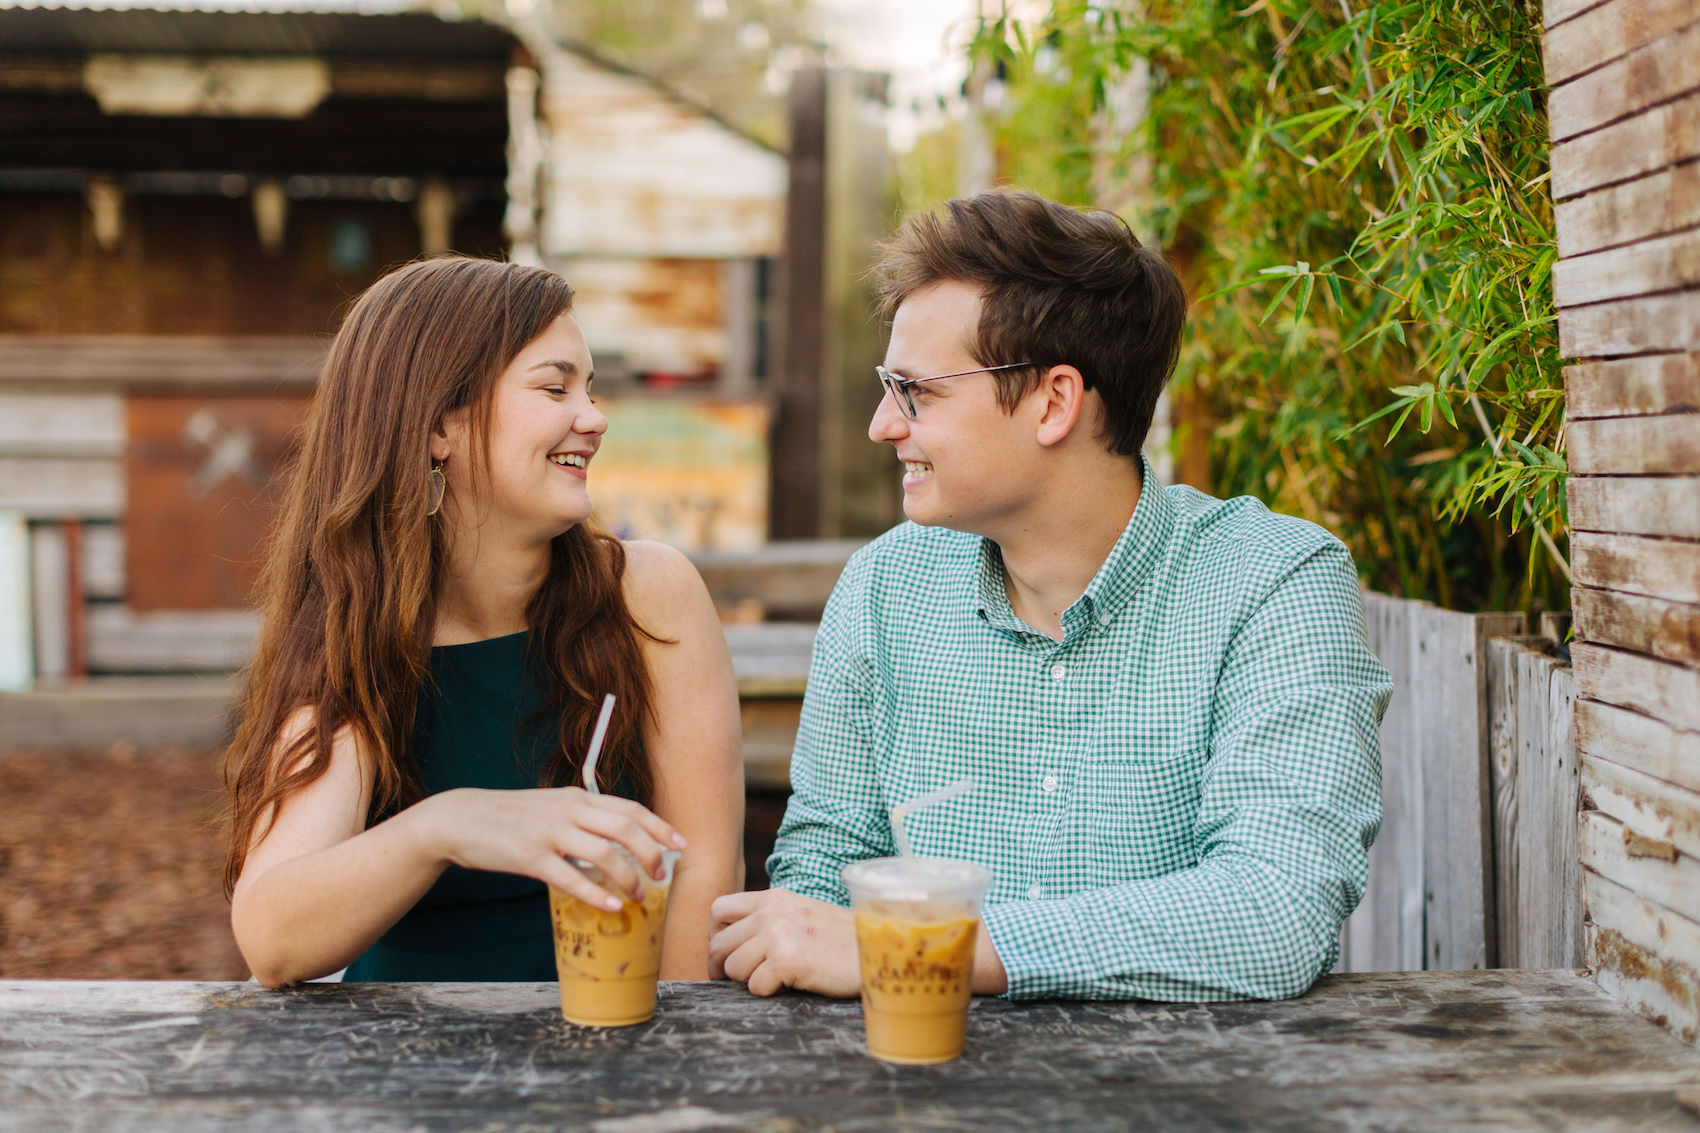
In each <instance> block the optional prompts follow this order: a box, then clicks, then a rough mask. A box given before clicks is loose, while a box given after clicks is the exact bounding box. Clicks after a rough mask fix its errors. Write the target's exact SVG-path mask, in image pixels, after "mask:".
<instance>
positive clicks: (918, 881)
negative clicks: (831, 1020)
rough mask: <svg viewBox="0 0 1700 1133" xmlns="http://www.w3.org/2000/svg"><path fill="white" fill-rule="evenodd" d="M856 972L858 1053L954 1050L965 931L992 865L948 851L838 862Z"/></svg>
mask: <svg viewBox="0 0 1700 1133" xmlns="http://www.w3.org/2000/svg"><path fill="white" fill-rule="evenodd" d="M843 877H844V884H845V885H846V886H847V887H848V888H849V890H850V908H851V911H852V915H853V916H854V918H855V921H856V951H857V956H858V958H859V960H860V964H861V971H862V1018H863V1020H864V1022H865V1023H866V1026H867V1035H868V1053H869V1054H872V1055H873V1056H874V1057H875V1058H878V1059H882V1060H884V1061H886V1062H897V1063H903V1064H906V1065H924V1064H927V1063H932V1062H949V1061H950V1060H951V1059H953V1058H955V1057H957V1056H958V1055H960V1054H961V1053H962V1042H963V1037H964V1036H965V1034H966V1033H967V1028H968V1002H969V1000H970V999H972V998H973V975H974V939H975V935H976V934H977V932H978V930H979V924H980V903H981V902H982V901H983V900H984V899H985V895H986V888H987V886H989V885H990V884H991V881H992V873H991V871H990V870H988V869H986V868H985V867H984V866H980V865H976V864H975V863H973V862H964V861H955V860H952V859H948V858H923V857H896V858H873V859H871V860H869V861H863V862H854V863H852V864H850V865H847V866H845V867H844V870H843Z"/></svg>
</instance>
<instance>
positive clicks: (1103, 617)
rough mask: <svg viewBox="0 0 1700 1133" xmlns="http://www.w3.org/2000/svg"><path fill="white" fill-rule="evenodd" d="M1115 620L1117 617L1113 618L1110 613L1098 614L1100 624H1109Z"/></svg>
mask: <svg viewBox="0 0 1700 1133" xmlns="http://www.w3.org/2000/svg"><path fill="white" fill-rule="evenodd" d="M1115 620H1116V619H1114V618H1112V617H1111V616H1110V615H1108V614H1099V615H1098V624H1099V625H1101V626H1107V625H1109V624H1110V623H1111V622H1113V621H1115Z"/></svg>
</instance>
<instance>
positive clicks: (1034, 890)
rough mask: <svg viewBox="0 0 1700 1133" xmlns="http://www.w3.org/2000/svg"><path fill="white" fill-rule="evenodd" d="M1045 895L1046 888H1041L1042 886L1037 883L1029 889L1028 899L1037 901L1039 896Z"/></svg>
mask: <svg viewBox="0 0 1700 1133" xmlns="http://www.w3.org/2000/svg"><path fill="white" fill-rule="evenodd" d="M1044 895H1045V891H1044V889H1043V888H1041V887H1040V886H1037V885H1034V886H1030V887H1029V888H1028V890H1027V899H1028V900H1029V901H1037V900H1038V899H1039V898H1041V897H1043V896H1044Z"/></svg>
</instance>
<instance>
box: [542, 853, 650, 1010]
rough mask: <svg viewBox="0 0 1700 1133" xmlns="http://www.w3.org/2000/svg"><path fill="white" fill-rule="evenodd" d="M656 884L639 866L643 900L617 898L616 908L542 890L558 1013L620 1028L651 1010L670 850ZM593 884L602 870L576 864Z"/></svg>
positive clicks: (598, 880)
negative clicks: (558, 983)
mask: <svg viewBox="0 0 1700 1133" xmlns="http://www.w3.org/2000/svg"><path fill="white" fill-rule="evenodd" d="M664 857H665V859H666V862H667V865H666V874H665V876H664V877H663V878H662V880H660V881H656V880H655V879H654V878H651V877H650V876H649V875H648V874H647V873H645V872H644V871H643V869H642V868H641V867H640V868H639V869H638V873H639V874H640V876H642V877H643V900H642V901H633V900H630V899H627V900H625V901H623V902H622V903H621V905H620V908H619V910H618V911H616V912H609V911H608V910H607V909H604V908H602V907H600V906H598V905H589V904H586V903H585V902H583V901H580V900H579V899H578V898H577V897H573V896H571V895H569V894H567V893H564V892H562V891H561V890H559V889H556V888H554V887H553V886H550V888H549V919H550V920H551V921H552V922H553V923H554V927H555V971H556V974H557V975H558V976H559V978H560V981H561V1015H562V1016H563V1017H564V1018H565V1019H566V1020H567V1022H569V1023H578V1024H580V1025H582V1026H586V1027H626V1026H630V1025H631V1024H633V1023H642V1022H644V1021H645V1020H647V1019H650V1018H652V1017H653V1016H654V1015H655V985H656V981H657V980H658V979H659V978H660V975H661V930H662V928H663V927H664V926H665V925H666V923H667V893H668V890H669V889H670V888H671V887H672V884H673V865H674V863H675V862H677V861H678V860H679V854H678V851H676V850H669V851H667V853H666V854H665V855H664ZM577 864H578V865H579V868H581V869H583V870H584V872H585V874H586V876H588V877H589V878H590V879H591V880H592V881H594V882H596V883H597V884H598V885H601V884H602V874H601V871H600V870H597V869H596V867H595V866H592V865H590V864H589V863H588V862H583V863H577Z"/></svg>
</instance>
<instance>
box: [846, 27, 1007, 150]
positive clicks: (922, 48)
mask: <svg viewBox="0 0 1700 1133" xmlns="http://www.w3.org/2000/svg"><path fill="white" fill-rule="evenodd" d="M816 4H817V7H818V8H819V9H820V11H821V13H822V16H823V27H822V29H821V30H822V32H823V33H824V36H825V38H826V39H827V41H828V42H829V43H831V44H832V45H833V46H834V47H836V48H837V49H838V50H839V51H840V52H841V53H842V58H843V61H844V62H846V63H850V64H853V65H854V66H857V67H862V68H866V69H868V70H880V71H889V72H890V73H891V76H892V92H891V94H892V98H891V102H892V108H893V121H892V124H891V127H892V142H893V144H894V145H896V146H898V147H899V148H900V149H907V148H909V146H910V145H911V144H913V141H914V135H915V131H916V129H917V128H918V126H919V125H920V124H921V123H923V122H925V121H927V120H929V119H931V118H934V117H936V116H937V111H936V110H933V111H931V112H929V111H928V110H927V109H926V106H927V104H932V103H934V102H935V100H936V98H937V96H939V95H941V94H942V95H945V96H947V97H949V96H953V95H955V94H957V93H958V92H960V90H961V88H962V80H963V77H964V76H965V75H966V73H967V57H966V54H965V47H966V44H967V42H968V40H969V38H970V37H971V36H972V34H973V31H974V19H975V12H976V11H977V10H978V5H977V3H976V0H816ZM917 102H919V103H921V104H922V110H921V112H920V114H919V116H917V115H916V114H915V113H913V112H912V111H911V110H910V109H909V108H910V107H911V106H912V105H913V104H915V103H917Z"/></svg>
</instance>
